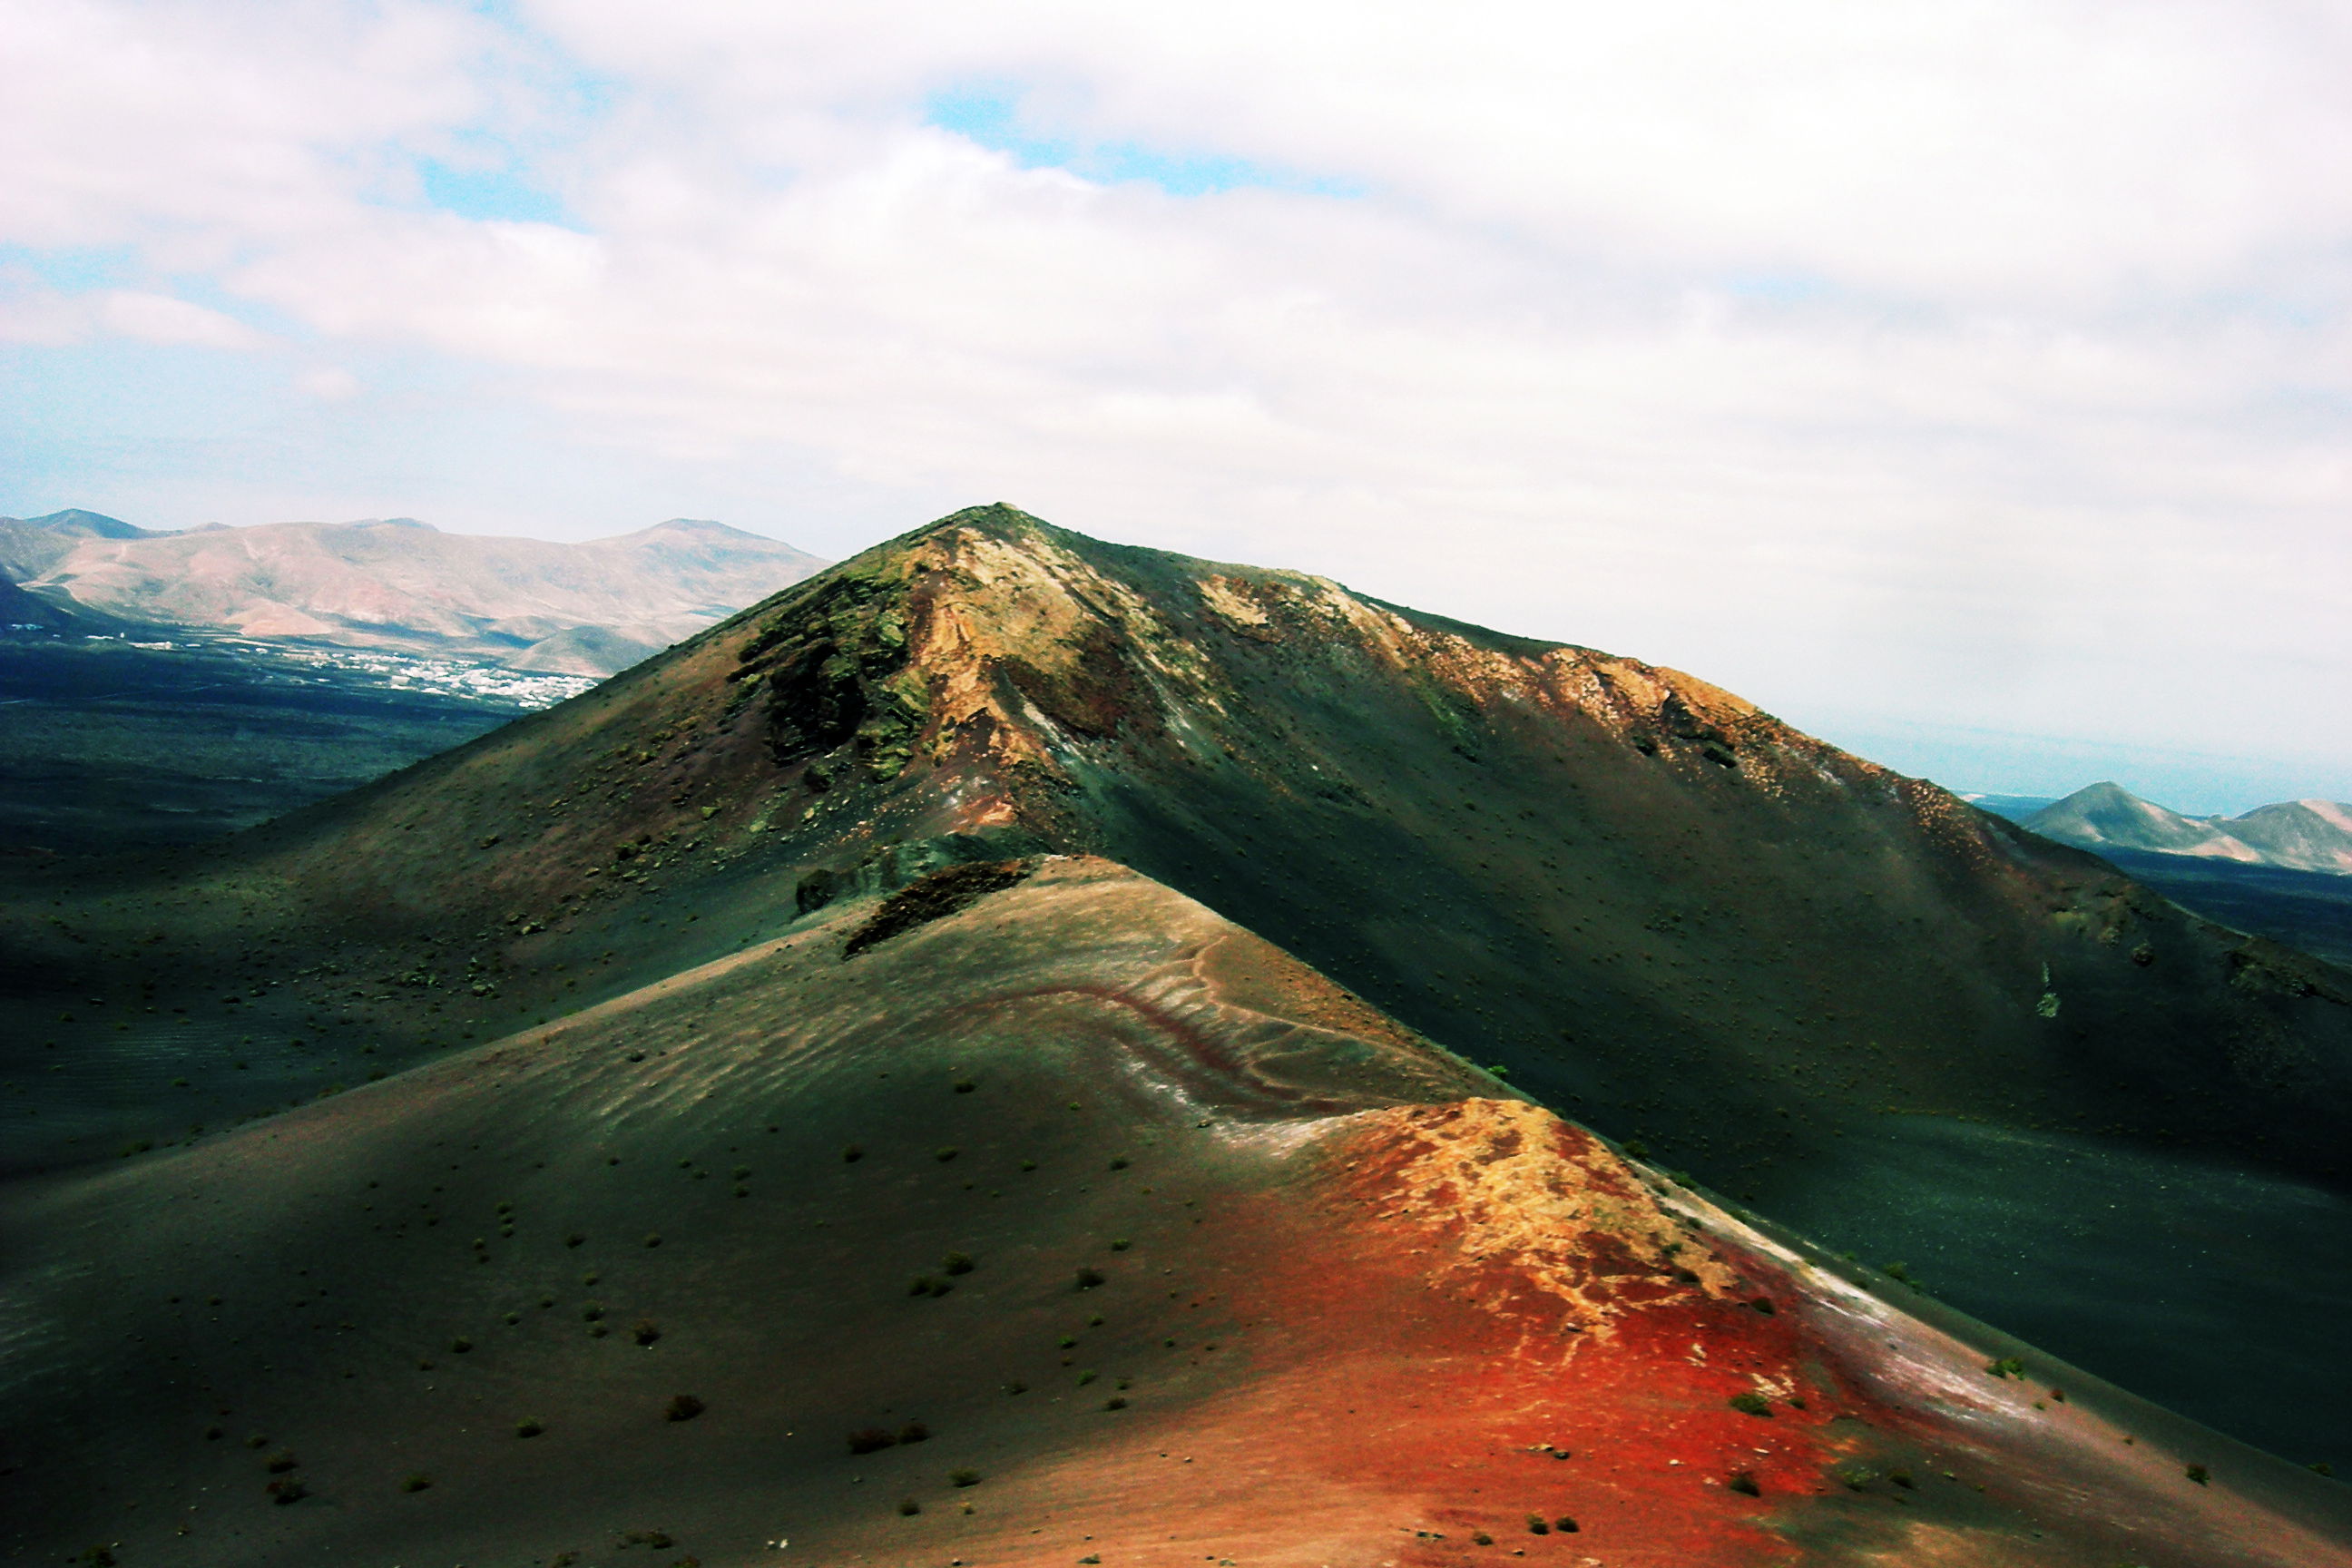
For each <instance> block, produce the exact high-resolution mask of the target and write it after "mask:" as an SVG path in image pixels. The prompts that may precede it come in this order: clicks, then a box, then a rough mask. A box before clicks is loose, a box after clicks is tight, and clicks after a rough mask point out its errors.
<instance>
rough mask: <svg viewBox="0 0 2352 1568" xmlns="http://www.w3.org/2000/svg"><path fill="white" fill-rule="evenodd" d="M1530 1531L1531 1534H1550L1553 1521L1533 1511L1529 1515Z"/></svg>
mask: <svg viewBox="0 0 2352 1568" xmlns="http://www.w3.org/2000/svg"><path fill="white" fill-rule="evenodd" d="M1550 1533H1551V1521H1549V1520H1548V1519H1546V1518H1544V1516H1543V1515H1541V1514H1539V1513H1531V1514H1529V1515H1528V1534H1529V1535H1549V1534H1550Z"/></svg>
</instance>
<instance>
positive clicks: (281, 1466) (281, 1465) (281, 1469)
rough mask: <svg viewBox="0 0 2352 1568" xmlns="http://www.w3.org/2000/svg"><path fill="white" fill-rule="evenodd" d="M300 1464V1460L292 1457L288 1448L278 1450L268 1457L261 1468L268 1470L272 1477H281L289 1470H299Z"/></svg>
mask: <svg viewBox="0 0 2352 1568" xmlns="http://www.w3.org/2000/svg"><path fill="white" fill-rule="evenodd" d="M301 1463H302V1461H301V1460H299V1459H298V1458H295V1457H294V1454H293V1450H291V1449H289V1448H280V1449H278V1452H276V1453H274V1454H272V1455H270V1456H269V1458H268V1461H267V1462H266V1463H265V1464H264V1465H263V1466H262V1468H264V1469H266V1470H268V1472H269V1473H270V1474H271V1475H273V1476H282V1475H284V1474H285V1473H286V1472H287V1471H289V1470H291V1469H295V1468H299V1467H300V1465H301Z"/></svg>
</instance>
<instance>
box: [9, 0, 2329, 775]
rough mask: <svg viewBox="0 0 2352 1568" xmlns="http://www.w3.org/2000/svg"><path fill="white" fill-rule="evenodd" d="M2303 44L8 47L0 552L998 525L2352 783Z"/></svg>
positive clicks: (1932, 28)
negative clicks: (257, 537) (96, 522)
mask: <svg viewBox="0 0 2352 1568" xmlns="http://www.w3.org/2000/svg"><path fill="white" fill-rule="evenodd" d="M2347 81H2352V10H2347V8H2346V7H2345V6H2343V5H2340V4H2336V3H2334V0H2312V3H2300V0H2228V3H2226V4H2195V3H2171V0H2127V3H2117V4H2096V3H2092V4H2078V3H2069V0H2032V3H2030V4H2019V5H2006V4H1999V3H1984V0H1937V3H1934V4H1924V3H1923V4H1912V3H1909V0H1854V3H1851V4H1845V3H1822V0H1785V3H1782V4H1777V5H1759V4H1757V3H1756V0H1731V3H1724V4H1715V3H1705V0H1698V3H1694V0H1645V3H1644V4H1643V5H1626V4H1622V3H1620V4H1617V5H1605V6H1604V5H1589V4H1578V3H1573V0H1570V3H1554V4H1549V5H1536V4H1532V3H1521V4H1511V5H1494V4H1482V3H1479V0H1449V3H1448V4H1446V5H1436V4H1429V3H1424V4H1421V5H1383V4H1379V3H1377V0H1354V3H1350V4H1347V5H1337V4H1328V3H1326V0H1301V3H1297V4H1293V5H1278V4H1277V5H1268V4H1266V3H1265V0H1255V3H1252V4H1247V5H1243V4H1234V3H1230V0H1189V3H1188V4H1185V5H1141V4H1124V3H1120V0H1068V3H1061V0H1035V3H1030V4H988V3H986V0H941V3H938V4H933V3H930V0H861V3H860V4H857V5H838V4H825V5H819V4H814V3H808V0H665V3H664V4H662V5H646V4H645V3H643V0H487V3H482V4H476V5H463V4H454V3H448V4H441V3H432V0H383V3H378V4H358V3H344V0H270V3H268V4H255V5H247V4H242V3H240V0H194V3H186V4H177V3H170V0H163V3H153V4H124V3H118V0H0V84H5V86H0V512H5V513H12V514H15V515H20V516H21V515H29V514H32V513H37V512H40V511H47V510H54V509H56V508H59V507H64V506H84V507H89V508H91V509H94V510H101V511H106V512H110V513H112V514H114V515H117V516H120V517H123V518H126V519H129V520H130V521H134V522H139V523H142V524H144V525H147V526H150V527H181V526H186V525H188V524H192V523H196V522H202V521H214V520H217V521H226V522H231V523H246V522H260V521H278V520H283V519H288V518H328V519H340V518H355V517H365V516H383V515H394V514H409V515H415V516H418V517H423V518H425V519H427V520H429V521H434V522H436V523H437V524H439V525H440V526H442V527H445V528H450V529H454V530H459V531H471V532H520V533H532V534H541V535H546V536H551V537H560V538H583V537H589V536H593V535H596V534H603V533H611V532H615V531H624V530H626V529H631V528H635V527H640V526H643V525H645V524H646V523H648V522H652V521H657V520H659V519H661V518H665V517H669V516H676V515H688V516H703V517H715V518H719V519H721V520H723V521H729V522H732V523H735V524H737V525H739V526H742V527H747V528H751V529H755V530H758V531H763V532H768V533H772V534H776V535H779V536H781V537H783V538H787V539H790V540H792V541H793V542H796V543H799V544H802V545H803V546H804V547H806V548H809V549H813V550H816V551H819V552H824V553H827V554H845V553H847V552H851V551H853V550H855V549H856V548H858V547H860V546H862V545H865V544H866V543H870V542H874V541H876V540H878V539H881V538H884V537H887V536H888V535H889V534H892V533H896V532H898V531H902V530H904V529H906V528H908V527H909V526H912V525H914V524H915V523H918V522H919V521H923V520H925V519H927V518H929V517H930V516H933V515H936V514H938V513H940V512H941V511H944V510H950V509H951V508H953V507H956V506H960V505H963V504H967V503H970V502H973V501H979V500H1010V501H1013V502H1015V503H1017V504H1019V505H1022V506H1024V507H1026V508H1027V509H1029V510H1032V511H1035V512H1037V513H1039V514H1041V515H1043V516H1045V517H1047V518H1049V519H1051V520H1053V521H1058V522H1062V523H1065V524H1066V525H1068V526H1071V527H1075V528H1078V529H1081V530H1084V531H1088V532H1092V533H1097V534H1100V535H1104V536H1107V537H1110V538H1115V539H1120V540H1127V541H1132V542H1141V543H1149V544H1155V545H1160V546H1164V547H1168V548H1172V549H1179V550H1185V551H1190V552H1195V553H1200V554H1210V555H1218V556H1224V557H1228V558H1241V559H1245V560H1251V561H1255V562H1260V563H1269V564H1281V565H1289V566H1297V567H1302V568H1306V569H1308V570H1312V571H1316V572H1320V573H1324V574H1329V575H1331V576H1335V577H1338V578H1340V579H1341V580H1343V581H1346V582H1348V583H1349V584H1353V585H1355V586H1358V587H1360V588H1362V589H1364V590H1366V591H1368V592H1371V593H1374V594H1378V595H1382V596H1385V597H1390V598H1394V599H1400V600H1403V601H1406V602H1410V603H1412V604H1416V605H1424V606H1427V607H1430V608H1433V609H1438V610H1442V611H1444V612H1446V613H1448V614H1452V615H1454V616H1462V617H1465V618H1468V619H1473V620H1479V621H1484V622H1487V623H1490V624H1494V625H1498V626H1505V627H1507V628H1509V629H1512V630H1516V631H1521V632H1527V633H1531V634H1537V635H1543V636H1550V637H1561V638H1564V639H1568V640H1572V641H1577V642H1582V643H1588V644H1592V645H1595V646H1599V647H1608V648H1611V649H1613V650H1616V651H1621V652H1625V653H1631V654H1635V655H1638V656H1640V657H1643V658H1650V659H1653V660H1655V661H1658V662H1662V663H1668V664H1673V665H1676V666H1679V667H1681V668H1687V669H1691V670H1694V671H1696V672H1698V673H1700V674H1703V675H1705V676H1706V677H1707V678H1709V679H1714V680H1716V681H1717V682H1718V683H1720V684H1723V685H1726V686H1729V687H1731V688H1733V689H1737V690H1739V691H1741V692H1743V693H1745V694H1747V695H1748V696H1750V697H1752V698H1754V699H1756V700H1759V701H1760V702H1762V703H1763V704H1765V705H1766V706H1767V707H1769V708H1770V709H1772V710H1775V711H1777V712H1780V714H1782V715H1783V716H1784V717H1787V718H1790V719H1791V720H1792V721H1798V722H1800V723H1802V724H1804V725H1806V726H1807V727H1809V728H1811V729H1814V730H1816V731H1820V732H1822V733H1824V734H1827V735H1829V736H1830V737H1831V738H1832V739H1835V740H1839V741H1841V742H1845V743H1847V744H1850V745H1854V746H1856V747H1857V748H1858V749H1860V750H1863V751H1864V752H1869V753H1871V754H1874V755H1876V756H1879V757H1880V758H1882V759H1883V760H1885V761H1888V762H1891V763H1895V764H1897V765H1899V766H1905V767H1906V768H1909V769H1910V770H1912V771H1917V772H1925V773H1930V774H1932V775H1933V776H1936V777H1938V778H1940V779H1943V780H1944V781H1946V782H1948V783H1951V784H1956V785H1958V786H1961V787H1971V788H1991V789H2006V790H2012V791H2019V792H2028V793H2044V792H2057V791H2063V790H2064V789H2067V788H2071V787H2073V786H2074V785H2075V784H2082V783H2085V782H2088V781H2089V780H2090V779H2093V778H2097V777H2103V776H2114V777H2117V778H2120V779H2122V780H2124V782H2126V784H2133V785H2135V787H2139V788H2142V789H2144V790H2147V791H2150V792H2153V793H2155V794H2157V795H2158V796H2159V797H2160V798H2164V799H2166V800H2168V802H2170V803H2171V804H2174V805H2179V806H2183V807H2186V808H2189V809H2214V808H2221V807H2240V806H2243V805H2252V804H2255V803H2256V802H2258V801H2262V800H2268V799H2276V798H2280V797H2282V796H2285V795H2333V796H2334V797H2335V798H2337V799H2352V726H2347V724H2346V723H2345V719H2346V717H2347V712H2352V703H2347V700H2346V695H2345V693H2346V690H2347V674H2352V317H2347V307H2352V92H2347V90H2346V88H2345V84H2346V83H2347Z"/></svg>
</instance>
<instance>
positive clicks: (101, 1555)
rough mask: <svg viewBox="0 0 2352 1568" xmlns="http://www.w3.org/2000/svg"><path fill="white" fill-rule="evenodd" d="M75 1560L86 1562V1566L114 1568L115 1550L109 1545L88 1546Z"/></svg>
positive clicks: (91, 1567)
mask: <svg viewBox="0 0 2352 1568" xmlns="http://www.w3.org/2000/svg"><path fill="white" fill-rule="evenodd" d="M74 1561H75V1562H77V1563H83V1564H85V1568H114V1551H113V1549H112V1548H111V1547H107V1546H86V1547H84V1548H83V1549H82V1553H81V1555H80V1556H79V1557H77V1558H75V1559H74Z"/></svg>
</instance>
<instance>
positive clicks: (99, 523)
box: [20, 507, 148, 539]
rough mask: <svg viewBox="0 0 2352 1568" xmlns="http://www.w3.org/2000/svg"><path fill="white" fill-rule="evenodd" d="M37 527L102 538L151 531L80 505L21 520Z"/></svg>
mask: <svg viewBox="0 0 2352 1568" xmlns="http://www.w3.org/2000/svg"><path fill="white" fill-rule="evenodd" d="M20 521H24V522H26V523H29V524H31V525H32V526H33V527H35V528H46V529H49V530H52V531H57V532H60V533H87V534H90V535H92V536H94V537H96V538H100V539H137V538H139V537H141V536H142V535H143V534H145V533H146V532H148V530H146V529H143V528H141V527H139V526H138V525H137V524H135V523H129V522H125V521H122V520H121V518H119V517H109V516H107V515H106V514H105V513H104V512H98V511H84V510H81V509H80V508H79V507H68V508H66V509H65V510H63V511H53V512H50V513H48V514H47V516H44V517H28V518H24V519H22V520H20Z"/></svg>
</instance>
